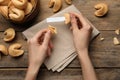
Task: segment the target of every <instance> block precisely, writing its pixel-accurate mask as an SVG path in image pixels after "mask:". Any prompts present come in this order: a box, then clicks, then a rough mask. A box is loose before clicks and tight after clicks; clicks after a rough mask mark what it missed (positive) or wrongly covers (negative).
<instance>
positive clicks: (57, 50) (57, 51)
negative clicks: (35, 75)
mask: <svg viewBox="0 0 120 80" xmlns="http://www.w3.org/2000/svg"><path fill="white" fill-rule="evenodd" d="M68 12H76V13H80V12H79V10H78V9H77V8H76V7H75V6H74V5H72V6H70V7H68V8H66V9H64V10H62V11H61V12H59V13H56V14H55V15H53V16H51V17H60V16H63V15H64V13H68ZM86 20H87V19H86ZM87 21H88V20H87ZM88 22H89V21H88ZM89 23H90V22H89ZM48 25H52V26H55V27H56V28H57V32H58V33H57V34H56V35H55V36H54V37H53V39H52V41H53V45H54V49H53V51H52V55H51V56H50V57H49V58H47V60H46V61H45V62H44V64H45V65H46V67H47V68H48V70H50V69H52V70H53V71H58V72H60V71H62V70H63V69H64V68H65V67H66V66H67V65H68V64H69V63H70V62H71V61H72V60H73V59H74V58H75V57H76V56H77V55H76V53H75V48H74V44H73V36H72V32H71V31H70V30H69V27H70V25H66V24H65V23H64V22H58V23H47V22H46V19H45V20H43V21H42V22H40V23H38V24H36V25H34V26H32V27H31V28H29V29H27V30H26V31H24V32H23V34H24V35H25V36H26V38H27V39H30V38H32V37H33V36H34V35H35V34H36V33H37V32H38V31H39V30H41V29H43V28H47V27H48ZM90 25H91V26H92V27H93V28H94V29H93V32H92V38H91V39H93V38H94V37H95V36H96V35H98V34H99V31H98V30H97V29H96V28H95V27H94V26H93V25H92V24H91V23H90Z"/></svg>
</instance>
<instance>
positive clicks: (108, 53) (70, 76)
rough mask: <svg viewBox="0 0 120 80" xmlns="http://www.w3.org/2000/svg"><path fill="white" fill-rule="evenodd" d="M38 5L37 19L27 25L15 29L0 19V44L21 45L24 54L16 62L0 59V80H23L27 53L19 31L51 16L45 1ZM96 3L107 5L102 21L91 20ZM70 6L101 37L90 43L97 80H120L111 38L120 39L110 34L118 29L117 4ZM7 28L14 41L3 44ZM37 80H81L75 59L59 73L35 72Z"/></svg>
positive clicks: (111, 0) (119, 52) (119, 59)
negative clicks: (12, 29)
mask: <svg viewBox="0 0 120 80" xmlns="http://www.w3.org/2000/svg"><path fill="white" fill-rule="evenodd" d="M39 1H40V7H39V10H40V12H39V14H38V16H37V17H36V18H35V19H34V20H33V21H32V22H30V23H28V24H24V25H16V24H13V23H10V22H8V21H6V20H5V19H4V18H3V17H2V16H1V15H0V44H4V45H6V46H7V47H8V46H9V45H10V44H12V43H16V42H18V43H22V44H23V47H22V49H24V50H25V54H24V55H23V56H21V57H19V58H12V57H10V56H3V55H2V57H1V60H0V80H23V79H24V77H25V74H26V70H27V62H28V57H27V54H28V50H27V42H26V39H25V38H24V36H23V34H22V31H24V30H26V29H27V28H29V27H30V26H32V25H34V24H36V23H38V22H40V21H42V20H44V19H45V18H47V17H49V16H51V15H53V14H54V13H53V12H52V9H51V8H48V1H49V0H39ZM100 2H104V3H107V4H108V5H109V13H108V14H107V15H106V16H105V17H103V18H98V17H95V16H94V11H95V9H94V5H95V4H97V3H100ZM73 4H74V5H75V6H76V7H77V8H78V9H79V10H80V11H81V12H82V13H83V14H84V16H86V17H87V18H88V19H89V20H90V21H91V22H92V23H93V24H94V25H95V26H96V28H97V29H98V30H100V32H101V34H100V35H99V36H98V37H97V38H95V39H94V40H93V41H92V42H91V45H90V54H89V55H90V58H91V59H92V62H93V65H94V67H95V70H96V72H97V75H98V78H99V80H120V45H118V46H115V45H114V44H113V37H117V38H118V39H119V40H120V36H118V35H116V34H115V33H114V30H116V29H117V28H120V0H73ZM68 6H69V5H66V3H65V2H64V0H63V7H62V9H64V8H66V7H68ZM9 27H13V28H14V29H15V30H16V33H17V36H16V38H15V39H14V41H12V42H10V43H5V42H4V41H3V32H4V30H5V29H7V28H9ZM100 37H104V38H105V40H104V41H100ZM48 77H49V78H48ZM38 80H82V74H81V68H80V64H79V61H78V58H76V59H75V60H74V61H73V62H72V63H71V64H70V65H69V66H68V67H67V68H66V69H65V70H63V71H62V72H61V73H56V72H55V73H53V72H51V71H48V70H47V69H46V67H45V66H44V65H43V66H42V70H40V72H39V75H38Z"/></svg>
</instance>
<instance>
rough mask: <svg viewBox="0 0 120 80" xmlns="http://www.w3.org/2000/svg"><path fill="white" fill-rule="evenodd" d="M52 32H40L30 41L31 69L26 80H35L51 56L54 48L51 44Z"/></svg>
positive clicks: (29, 68) (46, 30)
mask: <svg viewBox="0 0 120 80" xmlns="http://www.w3.org/2000/svg"><path fill="white" fill-rule="evenodd" d="M50 38H51V32H50V31H49V30H48V29H44V30H41V31H39V32H38V33H37V34H36V35H35V36H34V37H33V38H32V39H31V40H29V41H28V51H29V54H28V57H29V67H28V72H27V75H26V79H25V80H35V79H36V75H37V73H38V71H39V68H40V66H41V65H42V63H43V62H44V60H45V58H46V57H47V56H49V55H50V53H51V49H52V48H53V46H52V44H51V42H50Z"/></svg>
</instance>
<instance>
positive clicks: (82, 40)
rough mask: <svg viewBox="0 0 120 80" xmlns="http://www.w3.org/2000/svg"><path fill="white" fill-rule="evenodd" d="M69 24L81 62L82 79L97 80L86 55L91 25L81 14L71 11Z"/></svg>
mask: <svg viewBox="0 0 120 80" xmlns="http://www.w3.org/2000/svg"><path fill="white" fill-rule="evenodd" d="M71 24H72V27H71V28H72V31H73V36H74V44H75V47H76V50H77V53H78V57H79V60H80V63H81V68H82V73H83V80H98V79H97V77H96V74H95V71H94V68H93V66H92V63H91V60H90V58H89V56H88V45H89V41H90V36H91V33H92V27H91V26H90V25H89V23H88V22H87V21H86V20H85V18H84V17H83V16H82V14H77V13H71Z"/></svg>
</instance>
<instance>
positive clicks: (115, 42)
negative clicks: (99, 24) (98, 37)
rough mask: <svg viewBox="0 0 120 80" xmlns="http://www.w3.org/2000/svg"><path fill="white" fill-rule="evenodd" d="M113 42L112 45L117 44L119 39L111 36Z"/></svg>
mask: <svg viewBox="0 0 120 80" xmlns="http://www.w3.org/2000/svg"><path fill="white" fill-rule="evenodd" d="M113 43H114V45H119V44H120V42H119V40H118V39H117V37H114V38H113Z"/></svg>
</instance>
